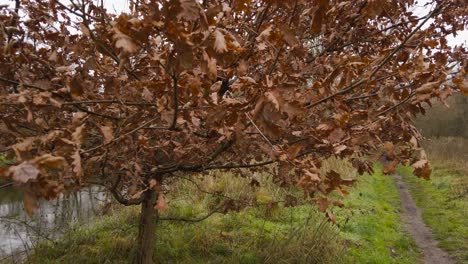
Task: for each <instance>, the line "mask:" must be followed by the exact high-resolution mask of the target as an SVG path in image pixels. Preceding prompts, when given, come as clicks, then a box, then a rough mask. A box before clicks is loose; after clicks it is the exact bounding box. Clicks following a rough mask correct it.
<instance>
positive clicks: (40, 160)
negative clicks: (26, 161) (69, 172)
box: [31, 154, 67, 169]
mask: <svg viewBox="0 0 468 264" xmlns="http://www.w3.org/2000/svg"><path fill="white" fill-rule="evenodd" d="M31 163H33V164H35V165H38V166H39V167H42V166H45V167H48V168H54V169H58V168H64V167H66V166H67V161H66V160H65V158H64V157H58V156H53V155H51V154H44V155H42V156H39V157H36V158H34V159H33V160H31Z"/></svg>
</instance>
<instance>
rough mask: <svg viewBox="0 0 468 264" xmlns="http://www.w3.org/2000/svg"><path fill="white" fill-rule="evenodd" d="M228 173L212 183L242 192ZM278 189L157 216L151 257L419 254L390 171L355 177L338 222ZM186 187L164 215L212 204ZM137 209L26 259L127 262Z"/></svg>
mask: <svg viewBox="0 0 468 264" xmlns="http://www.w3.org/2000/svg"><path fill="white" fill-rule="evenodd" d="M341 169H342V170H347V169H348V168H341ZM227 179H228V178H226V179H224V180H223V178H222V177H221V179H220V180H219V181H217V182H215V183H212V184H214V185H216V186H217V188H220V187H221V188H225V191H227V195H231V196H236V195H238V196H239V195H241V194H242V193H243V192H242V189H240V188H241V186H242V185H241V184H238V185H236V184H235V183H234V184H233V183H232V182H228V181H227ZM228 183H229V184H228ZM184 184H187V183H184ZM188 186H190V185H187V186H182V187H183V188H182V189H183V191H185V192H186V191H187V188H191V187H188ZM179 187H180V188H181V186H179ZM192 191H193V190H192ZM277 191H278V189H275V188H274V187H273V186H268V185H267V186H265V187H264V188H261V189H260V191H259V192H256V193H255V195H256V196H257V198H258V199H259V200H261V201H263V202H264V203H265V204H268V206H257V207H248V208H245V209H243V210H241V211H240V212H230V213H227V214H214V215H213V216H211V217H209V218H208V219H206V220H204V221H201V222H198V223H193V224H189V223H184V222H175V221H162V222H160V223H159V224H158V227H157V230H156V238H157V243H156V245H155V246H154V253H155V256H156V260H157V262H159V263H271V262H272V261H274V262H283V263H366V262H367V263H415V262H417V260H418V252H417V249H416V247H415V245H414V243H413V242H412V241H411V240H410V239H409V238H408V236H407V234H406V233H405V232H404V231H403V227H402V225H401V223H400V219H399V210H400V201H399V196H398V192H397V190H396V187H395V182H394V179H393V178H392V177H390V176H383V175H382V174H381V170H380V169H379V168H377V170H376V173H375V174H374V175H372V176H371V175H367V176H362V177H360V179H359V182H358V184H357V185H356V186H355V187H353V190H351V194H350V195H349V196H347V197H346V198H345V199H344V203H345V205H346V206H345V208H343V209H335V210H334V213H335V215H336V216H337V224H336V225H332V224H330V223H329V222H328V221H327V220H326V219H325V217H324V216H323V215H322V214H320V213H317V211H316V208H314V207H313V206H311V205H308V204H304V205H300V206H298V207H284V204H283V203H281V202H279V203H278V204H276V205H275V203H271V202H273V201H275V200H276V199H278V198H280V197H281V196H282V194H280V193H278V192H277ZM187 194H188V195H187V196H186V197H182V198H180V200H178V201H172V202H171V203H170V204H169V209H168V210H167V211H166V212H164V213H163V215H162V217H166V216H168V215H171V216H172V215H175V214H177V215H183V216H184V217H190V218H192V217H195V218H196V217H198V216H202V215H204V214H205V213H206V212H207V211H208V210H209V208H208V207H209V205H210V204H211V205H212V204H213V200H212V199H213V197H210V196H209V195H206V194H205V195H201V194H200V195H198V194H197V195H191V194H190V193H187ZM192 194H193V193H192ZM244 195H246V194H245V191H244ZM247 195H250V194H249V193H248V194H247ZM189 196H190V197H191V198H188V197H189ZM189 201H191V202H189ZM138 209H139V208H138V207H127V208H123V209H118V210H116V211H114V212H113V213H112V214H111V215H108V216H105V217H103V218H101V219H99V220H98V221H96V223H95V224H93V225H92V226H89V227H79V226H76V227H75V228H74V230H71V231H70V232H68V233H67V234H66V235H65V236H64V237H63V238H62V239H60V240H59V241H57V242H47V243H43V244H41V245H40V246H39V247H37V248H36V249H35V250H34V252H32V254H31V255H30V257H29V262H30V263H131V260H132V258H133V256H134V250H135V244H136V243H135V237H136V233H137V223H138Z"/></svg>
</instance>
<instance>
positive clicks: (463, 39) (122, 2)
mask: <svg viewBox="0 0 468 264" xmlns="http://www.w3.org/2000/svg"><path fill="white" fill-rule="evenodd" d="M98 1H99V2H100V1H101V0H98ZM428 1H429V0H418V1H417V4H416V6H415V13H416V14H418V16H423V15H425V14H427V13H428V12H429V11H430V10H431V6H428V5H425V4H426V3H427V2H428ZM61 2H62V3H63V4H68V3H69V1H68V0H61ZM4 4H9V5H11V6H13V5H14V0H0V5H4ZM104 5H105V6H106V8H107V9H108V10H109V11H112V12H115V13H122V12H128V0H104ZM447 41H448V44H449V45H450V46H455V45H464V46H465V47H467V46H468V29H465V30H464V31H462V32H459V34H458V35H457V36H453V35H450V36H447Z"/></svg>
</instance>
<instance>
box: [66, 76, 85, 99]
mask: <svg viewBox="0 0 468 264" xmlns="http://www.w3.org/2000/svg"><path fill="white" fill-rule="evenodd" d="M68 86H69V88H70V93H71V94H72V95H73V96H81V95H83V92H84V88H83V80H82V79H81V78H80V77H79V76H78V75H75V76H73V77H72V78H71V79H70V81H69V82H68Z"/></svg>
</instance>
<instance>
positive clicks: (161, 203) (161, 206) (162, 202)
mask: <svg viewBox="0 0 468 264" xmlns="http://www.w3.org/2000/svg"><path fill="white" fill-rule="evenodd" d="M154 209H158V210H160V211H164V210H166V209H167V203H166V199H165V197H164V194H163V193H161V192H160V193H159V194H158V200H157V201H156V203H155V204H154Z"/></svg>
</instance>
